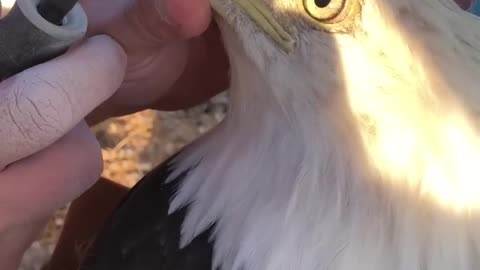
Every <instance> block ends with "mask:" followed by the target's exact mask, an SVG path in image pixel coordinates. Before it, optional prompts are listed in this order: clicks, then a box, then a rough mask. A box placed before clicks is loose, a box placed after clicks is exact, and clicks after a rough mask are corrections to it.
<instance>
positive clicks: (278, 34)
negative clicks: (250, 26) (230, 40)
mask: <svg viewBox="0 0 480 270" xmlns="http://www.w3.org/2000/svg"><path fill="white" fill-rule="evenodd" d="M233 2H234V3H236V4H237V5H238V6H239V7H241V8H242V9H243V10H244V11H245V13H246V14H247V15H248V16H249V17H250V18H251V19H252V20H253V21H254V22H255V23H256V24H257V25H258V26H259V27H260V28H261V29H262V30H263V31H264V32H265V33H266V34H267V35H268V36H269V37H270V38H271V39H273V40H274V41H275V42H277V43H278V44H279V45H280V46H281V47H282V48H283V49H284V50H286V51H287V52H288V51H290V50H291V49H292V48H293V45H294V43H295V42H294V40H293V38H292V36H290V34H289V33H288V32H287V31H285V30H284V29H283V27H282V26H281V25H280V24H279V23H278V22H277V20H276V19H275V18H274V17H273V15H272V13H271V11H270V10H269V9H268V8H267V7H266V6H265V4H264V3H263V0H233Z"/></svg>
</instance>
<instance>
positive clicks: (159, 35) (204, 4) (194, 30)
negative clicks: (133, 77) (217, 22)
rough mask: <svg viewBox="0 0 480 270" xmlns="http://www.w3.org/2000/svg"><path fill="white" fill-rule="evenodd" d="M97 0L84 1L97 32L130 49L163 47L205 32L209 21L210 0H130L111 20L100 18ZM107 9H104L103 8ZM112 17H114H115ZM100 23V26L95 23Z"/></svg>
mask: <svg viewBox="0 0 480 270" xmlns="http://www.w3.org/2000/svg"><path fill="white" fill-rule="evenodd" d="M95 2H98V1H97V0H86V1H84V3H83V4H84V5H85V8H86V9H87V10H88V11H89V12H90V11H91V12H90V13H91V14H90V18H89V19H90V20H91V21H92V22H93V24H94V25H93V26H91V27H90V29H94V32H95V33H106V34H108V35H110V36H112V37H114V38H115V40H117V41H119V42H120V43H121V44H122V46H123V47H124V48H125V49H126V50H127V51H130V50H137V49H138V48H139V47H141V48H152V47H158V46H162V45H164V44H166V43H169V42H171V41H176V40H186V39H190V38H193V37H196V36H199V35H200V34H202V33H203V32H204V31H205V30H206V29H207V28H208V26H209V24H210V18H211V11H210V4H209V1H208V0H196V1H185V0H131V1H127V2H125V1H123V7H122V8H121V9H120V8H117V9H114V10H113V11H110V13H112V12H113V13H119V14H109V15H108V17H109V18H111V20H110V21H108V22H100V21H101V20H104V19H97V18H96V17H101V14H97V13H98V12H99V11H98V10H99V9H100V8H101V6H99V5H100V4H99V3H95ZM103 10H105V9H103ZM92 14H93V15H92ZM112 18H113V19H112ZM95 24H98V25H95Z"/></svg>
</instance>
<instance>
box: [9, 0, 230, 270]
mask: <svg viewBox="0 0 480 270" xmlns="http://www.w3.org/2000/svg"><path fill="white" fill-rule="evenodd" d="M184 2H185V1H183V0H158V1H154V0H138V1H126V0H85V1H83V3H82V4H83V6H84V8H85V10H86V12H87V15H88V17H89V20H90V28H89V32H88V38H90V37H94V36H95V37H94V38H91V39H88V40H87V41H86V42H84V43H82V44H80V45H79V46H78V47H76V48H74V49H72V50H71V51H70V52H68V53H67V54H65V55H63V56H61V57H59V58H57V59H55V60H52V61H49V62H47V63H44V64H42V65H39V66H36V67H33V68H31V69H28V70H26V71H25V72H22V73H20V74H18V75H16V76H14V77H11V78H9V79H8V80H5V81H3V82H1V83H0V96H1V99H0V111H1V112H0V124H1V126H2V129H1V130H0V144H1V147H2V151H1V154H0V168H3V170H2V171H1V172H0V269H4V270H10V269H12V270H13V269H16V268H17V266H18V263H19V261H20V259H21V257H22V254H23V252H24V251H25V249H26V248H27V247H28V246H29V245H30V243H31V242H32V240H33V239H35V237H36V235H37V234H38V232H39V231H40V230H41V228H42V226H43V225H44V223H45V221H46V220H47V219H48V217H49V216H50V215H51V214H52V213H53V212H54V211H55V210H56V209H58V208H60V207H62V206H64V205H65V204H67V203H68V202H70V201H72V200H73V199H75V198H77V197H78V196H79V195H80V194H82V193H83V192H84V191H85V190H87V189H88V188H89V187H91V186H92V185H93V184H94V183H95V182H96V181H97V180H98V178H99V176H100V174H101V171H102V158H101V151H100V148H99V145H98V143H97V141H96V140H95V137H94V136H93V135H92V134H91V132H90V131H89V128H88V126H87V124H86V122H85V121H83V119H84V118H87V119H88V121H89V123H90V124H93V123H95V122H98V121H101V120H103V119H105V118H107V117H109V116H114V115H122V114H126V113H130V112H134V111H137V110H141V109H144V108H156V109H163V110H174V109H179V108H185V107H189V106H191V105H194V104H197V103H199V102H202V101H204V100H206V99H208V98H209V97H211V96H212V95H214V94H216V93H218V92H220V91H222V90H224V89H225V87H226V83H227V76H226V72H227V67H228V63H227V61H226V57H225V55H224V53H223V48H222V45H221V43H220V42H219V37H218V35H216V34H215V31H216V29H215V27H214V26H212V24H211V19H210V16H211V14H210V8H209V5H208V1H207V0H197V1H191V3H189V4H185V3H184ZM107 7H108V8H107ZM160 7H161V8H160ZM166 17H168V18H169V19H168V23H167V21H165V19H164V18H166ZM172 23H173V25H172ZM100 34H106V35H108V36H110V37H111V38H113V40H112V39H111V38H107V37H106V36H100V37H98V35H100ZM206 65H208V68H207V69H206V68H205V66H206ZM207 70H209V72H207ZM102 103H103V104H102ZM100 104H101V106H99V107H98V105H100ZM95 108H97V109H95ZM94 109H95V110H94ZM5 142H8V143H5Z"/></svg>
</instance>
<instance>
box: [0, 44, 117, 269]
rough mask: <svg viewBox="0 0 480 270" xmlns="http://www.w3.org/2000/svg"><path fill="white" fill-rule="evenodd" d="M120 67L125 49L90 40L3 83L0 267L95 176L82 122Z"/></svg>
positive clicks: (95, 154) (94, 148)
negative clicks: (54, 212)
mask: <svg viewBox="0 0 480 270" xmlns="http://www.w3.org/2000/svg"><path fill="white" fill-rule="evenodd" d="M125 68H126V57H125V54H124V52H123V50H122V48H121V47H120V46H119V45H118V44H117V43H115V42H114V41H113V40H112V39H110V38H107V37H94V38H92V39H90V40H88V41H86V42H85V43H83V44H82V45H80V46H79V47H77V48H75V49H73V50H71V51H70V52H68V53H67V54H65V55H63V56H61V57H59V58H57V59H55V60H52V61H50V62H47V63H44V64H42V65H38V66H36V67H33V68H31V69H28V70H26V71H24V72H22V73H20V74H18V75H16V76H13V77H11V78H9V79H7V80H5V81H3V82H1V83H0V127H1V129H0V148H1V149H2V150H1V151H0V269H2V270H13V269H17V267H18V263H19V262H20V260H21V258H22V255H23V252H24V251H25V249H26V248H28V246H29V245H30V243H31V242H32V241H33V240H34V238H35V237H36V234H37V233H38V232H39V231H40V229H41V228H42V226H43V225H44V222H45V221H46V220H47V219H48V217H49V216H50V215H51V213H52V212H53V211H55V210H56V209H58V208H60V207H62V206H64V205H65V204H67V203H68V202H69V201H71V200H73V199H74V198H76V197H77V196H79V195H80V194H81V193H83V192H84V191H85V190H86V189H87V188H88V187H89V186H91V185H92V184H93V183H94V182H95V181H96V180H98V178H99V176H100V174H101V171H102V158H101V152H100V148H99V146H98V143H97V141H96V140H95V137H94V136H93V135H92V134H91V133H90V132H89V129H88V126H87V125H86V123H85V122H84V121H83V120H82V119H83V118H84V117H85V115H87V114H88V113H89V112H90V111H92V110H93V109H94V108H95V107H96V106H97V105H99V104H100V103H101V102H103V101H105V100H106V99H108V98H109V97H110V96H111V95H112V94H113V93H114V92H115V90H117V89H118V87H119V86H120V84H121V82H122V80H123V76H124V74H125Z"/></svg>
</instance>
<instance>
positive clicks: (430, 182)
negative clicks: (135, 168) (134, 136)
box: [81, 0, 480, 270]
mask: <svg viewBox="0 0 480 270" xmlns="http://www.w3.org/2000/svg"><path fill="white" fill-rule="evenodd" d="M211 3H212V6H213V8H214V9H215V11H216V20H217V23H218V24H219V27H220V29H221V32H222V36H223V39H224V41H225V46H226V50H227V52H228V55H229V58H230V63H231V87H230V90H229V91H230V102H231V106H230V109H229V112H228V115H227V116H226V118H225V119H224V121H223V122H222V123H220V124H219V125H218V126H217V127H216V128H215V129H213V130H212V131H211V132H209V133H208V134H206V135H205V136H203V137H202V138H200V139H198V140H197V141H195V142H193V143H192V144H191V145H188V146H187V147H185V148H184V149H182V150H181V151H180V152H179V153H177V154H176V155H174V156H173V157H171V158H170V159H169V160H167V161H166V162H165V163H163V164H161V165H159V166H158V167H157V168H156V169H154V170H153V171H151V172H150V173H149V174H147V175H146V176H145V177H144V178H143V179H142V180H141V181H140V182H139V183H138V184H137V185H136V186H135V187H134V188H133V189H132V191H131V192H130V193H129V194H128V196H127V197H126V198H125V199H124V200H123V201H122V203H121V204H120V205H119V206H118V208H117V209H116V210H115V212H114V213H113V214H112V216H111V218H110V219H109V221H108V222H107V223H106V224H105V226H104V228H103V229H102V230H101V231H100V232H99V234H98V236H97V237H96V240H95V242H94V243H93V244H92V245H91V247H90V249H89V251H88V252H87V256H86V257H85V260H84V262H83V265H82V267H81V269H82V270H106V269H115V270H193V269H195V270H217V269H218V270H327V269H329V270H354V269H355V270H386V269H396V270H454V269H457V270H474V269H475V270H476V269H480V179H479V178H478V177H480V173H479V172H478V171H477V170H478V169H479V167H480V132H479V131H480V130H479V128H480V127H479V125H478V113H479V111H480V92H479V91H478V90H479V84H480V76H479V74H478V70H479V68H480V27H479V26H480V19H479V17H477V16H475V15H474V14H472V13H469V12H467V11H465V10H464V9H461V8H460V7H459V6H458V5H457V4H455V2H454V1H453V0H401V1H397V0H212V1H211ZM467 8H470V9H472V10H474V9H475V8H478V5H472V6H471V7H467Z"/></svg>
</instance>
